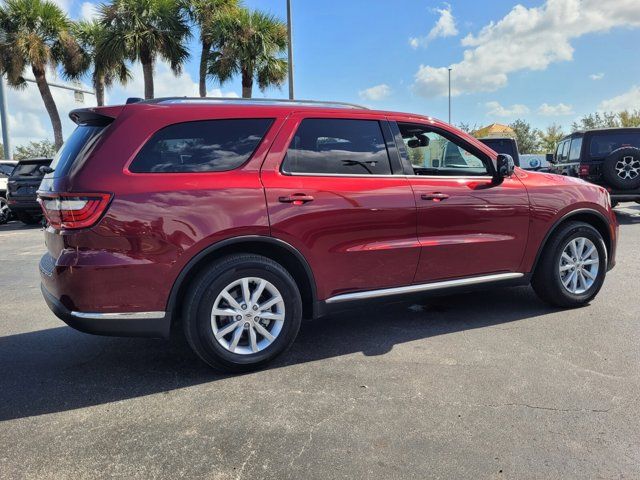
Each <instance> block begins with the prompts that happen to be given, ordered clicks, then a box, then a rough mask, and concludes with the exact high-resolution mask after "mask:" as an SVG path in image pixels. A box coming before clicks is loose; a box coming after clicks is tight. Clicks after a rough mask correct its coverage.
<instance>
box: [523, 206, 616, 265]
mask: <svg viewBox="0 0 640 480" xmlns="http://www.w3.org/2000/svg"><path fill="white" fill-rule="evenodd" d="M575 221H578V222H580V221H581V222H584V223H587V224H589V225H591V226H592V227H593V228H595V229H596V230H598V232H599V233H600V235H602V238H603V239H604V244H605V247H606V249H607V258H608V259H609V258H612V248H613V244H612V238H611V232H610V231H609V222H608V221H607V218H606V217H605V216H604V215H603V214H602V213H600V212H599V211H597V210H593V209H591V208H581V209H578V210H572V211H570V212H568V213H566V214H565V215H563V216H562V217H560V218H559V219H558V220H556V222H555V223H554V224H553V226H552V227H551V228H550V229H549V231H548V232H547V234H546V235H545V237H544V239H543V240H542V243H541V244H540V246H539V247H538V253H537V254H536V258H535V260H534V262H533V268H532V269H531V273H534V272H535V271H536V268H537V267H538V263H539V262H540V258H541V257H542V253H543V252H544V249H545V247H546V246H547V243H548V241H549V239H550V238H551V236H552V235H553V234H554V233H555V232H556V231H557V230H558V228H559V227H561V226H562V225H564V224H565V223H567V222H575Z"/></svg>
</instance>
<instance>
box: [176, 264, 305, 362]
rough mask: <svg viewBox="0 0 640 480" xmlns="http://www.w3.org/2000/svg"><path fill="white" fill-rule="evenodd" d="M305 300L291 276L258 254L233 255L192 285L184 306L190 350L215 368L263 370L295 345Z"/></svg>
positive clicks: (210, 268)
mask: <svg viewBox="0 0 640 480" xmlns="http://www.w3.org/2000/svg"><path fill="white" fill-rule="evenodd" d="M301 319H302V300H301V298H300V292H299V291H298V287H297V285H296V283H295V281H294V279H293V278H292V277H291V275H290V274H289V272H287V270H286V269H285V268H284V267H282V266H281V265H280V264H278V263H276V262H274V261H273V260H271V259H269V258H266V257H262V256H259V255H248V254H247V255H232V256H229V257H225V258H223V259H221V260H219V261H217V262H215V263H214V264H212V265H211V266H210V267H208V268H206V269H205V270H204V271H203V272H201V273H200V275H199V276H198V277H197V278H196V279H195V280H194V281H193V283H192V284H191V287H190V289H189V291H188V293H187V296H186V298H185V302H184V308H183V328H184V333H185V336H186V338H187V341H188V342H189V345H190V346H191V348H192V349H193V350H194V351H195V352H196V354H197V355H198V356H199V357H200V358H201V359H202V360H204V361H205V362H206V363H208V364H209V365H211V366H212V367H214V368H216V369H218V370H223V371H228V372H243V371H249V370H253V369H256V368H260V367H262V366H264V365H265V364H267V363H268V362H270V361H271V360H273V359H274V358H275V357H277V356H278V355H280V354H281V353H282V352H284V351H285V350H286V349H287V348H289V347H290V346H291V344H292V343H293V341H294V340H295V338H296V335H297V334H298V330H299V329H300V323H301Z"/></svg>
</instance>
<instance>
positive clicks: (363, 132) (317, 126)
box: [282, 118, 391, 175]
mask: <svg viewBox="0 0 640 480" xmlns="http://www.w3.org/2000/svg"><path fill="white" fill-rule="evenodd" d="M282 170H283V171H284V172H287V173H309V174H313V173H318V174H323V173H329V174H341V175H390V174H391V165H390V163H389V154H388V153H387V147H386V145H385V141H384V137H383V135H382V129H381V128H380V123H379V122H378V121H376V120H349V119H311V118H309V119H305V120H303V121H302V123H301V124H300V127H299V128H298V131H297V132H296V135H295V137H294V138H293V140H292V141H291V145H289V150H287V156H286V157H285V160H284V163H283V165H282Z"/></svg>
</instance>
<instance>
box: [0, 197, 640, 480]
mask: <svg viewBox="0 0 640 480" xmlns="http://www.w3.org/2000/svg"><path fill="white" fill-rule="evenodd" d="M618 212H619V220H620V223H621V239H620V243H619V250H618V266H617V267H616V268H615V269H614V270H613V271H612V272H610V274H609V276H608V277H607V281H606V283H605V285H604V287H603V289H602V291H601V293H600V295H599V296H598V297H597V298H596V300H595V301H594V302H593V303H592V304H591V305H589V306H588V307H585V308H582V309H578V310H572V311H560V310H554V309H552V308H549V307H547V306H546V305H544V304H543V303H541V302H540V301H539V300H538V299H537V298H536V297H535V295H534V294H533V292H532V291H531V290H530V289H529V288H513V289H502V290H495V291H487V292H483V293H474V294H466V295H456V296H449V297H440V298H432V299H425V302H424V304H422V305H411V304H406V303H397V304H389V305H387V306H386V307H384V308H382V309H377V310H362V311H360V312H353V313H350V314H342V315H339V316H333V317H330V318H326V319H323V320H318V321H314V322H308V323H306V324H304V325H303V328H302V330H301V333H300V336H299V338H298V340H297V342H296V343H295V345H294V347H293V349H292V350H291V351H290V352H289V353H288V354H286V355H285V356H284V357H283V358H281V359H280V360H279V361H278V362H276V364H275V365H274V366H273V367H272V368H270V369H268V370H265V371H261V372H257V373H252V374H248V375H243V376H225V375H219V374H217V373H215V372H213V371H211V370H209V369H208V368H207V367H205V366H204V365H203V364H201V363H200V362H199V361H198V360H197V359H196V358H195V356H194V355H193V354H191V353H190V351H189V350H188V348H187V347H185V346H184V345H183V344H181V343H179V342H176V341H174V342H166V341H160V340H145V339H118V338H103V337H95V336H90V335H85V334H82V333H79V332H76V331H74V330H72V329H71V328H68V327H66V326H65V325H64V324H62V323H61V322H60V321H59V320H58V319H56V318H55V317H54V315H53V314H52V313H50V312H49V310H48V309H47V307H46V305H45V304H44V301H43V300H42V299H41V296H40V291H39V280H38V271H37V262H38V260H39V258H40V255H41V253H42V252H43V248H44V247H43V240H42V234H41V232H40V231H39V229H38V228H28V227H23V226H22V225H21V224H19V223H16V222H12V223H10V224H7V225H4V226H0V295H1V298H2V300H1V302H0V304H1V307H0V369H1V375H0V478H7V479H19V478H29V479H39V478H52V479H53V478H55V479H78V478H102V477H120V478H211V479H227V478H229V479H240V478H252V479H255V478H274V479H288V478H291V479H300V478H304V479H307V480H309V479H316V478H317V479H333V478H384V479H393V478H416V479H423V478H443V479H451V478H474V479H478V478H498V479H500V478H515V479H529V478H544V479H548V478H565V479H566V478H590V479H594V478H607V479H609V478H640V429H639V428H638V427H639V426H640V412H639V409H638V406H639V405H640V369H639V368H638V366H639V364H640V347H639V345H640V303H639V294H638V278H639V276H638V272H640V206H636V205H634V206H629V207H625V208H620V209H618Z"/></svg>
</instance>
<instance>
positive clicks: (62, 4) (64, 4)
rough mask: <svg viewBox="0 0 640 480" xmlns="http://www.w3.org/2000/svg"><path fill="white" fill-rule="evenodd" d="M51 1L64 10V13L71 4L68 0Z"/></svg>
mask: <svg viewBox="0 0 640 480" xmlns="http://www.w3.org/2000/svg"><path fill="white" fill-rule="evenodd" d="M52 1H53V3H55V4H56V5H58V6H59V7H60V8H61V9H62V10H64V11H65V13H68V12H69V7H70V6H71V1H70V0H52Z"/></svg>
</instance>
